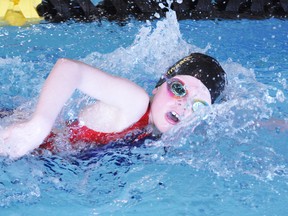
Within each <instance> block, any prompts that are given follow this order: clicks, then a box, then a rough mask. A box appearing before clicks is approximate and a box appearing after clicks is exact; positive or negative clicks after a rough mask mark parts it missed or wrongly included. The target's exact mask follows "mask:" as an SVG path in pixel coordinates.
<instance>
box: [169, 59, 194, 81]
mask: <svg viewBox="0 0 288 216" xmlns="http://www.w3.org/2000/svg"><path fill="white" fill-rule="evenodd" d="M191 58H192V56H187V57H185V58H183V59H182V60H180V61H179V62H178V63H177V64H176V65H174V66H173V67H171V68H170V69H169V70H168V71H167V73H166V75H167V76H171V77H172V76H173V75H174V73H177V70H178V68H179V67H181V66H182V65H183V64H184V63H186V62H187V61H190V60H191Z"/></svg>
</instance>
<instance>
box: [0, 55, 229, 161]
mask: <svg viewBox="0 0 288 216" xmlns="http://www.w3.org/2000/svg"><path fill="white" fill-rule="evenodd" d="M225 78H226V74H225V72H224V70H223V69H222V67H221V66H220V64H219V63H218V62H217V61H216V60H215V59H214V58H212V57H210V56H207V55H204V54H200V53H192V54H190V55H189V56H187V57H185V58H183V59H181V60H180V61H178V62H177V63H175V64H174V65H173V66H172V67H170V68H169V69H168V71H167V72H166V74H165V75H163V76H162V77H161V78H160V80H159V81H158V83H157V84H156V86H155V88H154V90H153V92H152V94H153V96H152V98H149V95H148V94H147V93H146V91H145V90H144V89H143V88H141V87H140V86H138V85H136V84H135V83H133V82H131V81H129V80H127V79H124V78H121V77H116V76H112V75H110V74H108V73H105V72H103V71H101V70H99V69H97V68H94V67H91V66H89V65H87V64H84V63H82V62H79V61H75V60H70V59H59V60H58V61H57V63H56V64H55V65H54V67H53V69H52V71H51V73H50V74H49V76H48V78H47V80H46V81H45V83H44V86H43V89H42V91H41V94H40V97H39V101H38V103H37V105H36V109H35V112H34V114H33V115H32V117H31V119H30V120H29V121H27V122H24V123H20V124H16V125H12V126H9V127H7V128H5V129H3V130H2V131H0V155H2V156H9V157H10V158H19V157H21V156H23V155H25V154H28V153H30V152H32V151H33V150H34V149H37V148H39V146H41V147H42V148H46V149H49V150H52V151H53V150H55V145H56V144H55V142H53V140H54V139H55V137H56V136H57V133H56V132H53V130H52V129H53V125H54V123H55V120H56V118H57V116H58V115H59V113H60V111H61V110H62V108H63V107H64V105H65V103H66V102H67V100H68V99H69V98H70V97H71V96H72V94H73V92H74V91H75V90H76V89H78V90H80V91H82V92H83V93H85V94H87V95H89V96H90V97H92V98H95V99H96V100H97V101H96V102H95V103H94V104H93V105H90V106H87V107H85V108H84V109H83V110H82V111H81V112H80V114H79V117H78V119H77V120H75V121H73V122H68V123H67V125H66V126H65V127H67V128H68V129H67V130H66V132H67V133H68V138H69V141H70V142H71V143H72V144H73V143H74V144H75V143H77V142H87V143H90V144H91V143H96V144H98V145H101V144H107V143H109V142H113V141H117V140H118V139H124V141H125V139H127V140H128V141H129V142H133V141H134V140H139V139H144V138H145V137H147V136H149V135H151V134H153V133H154V132H153V130H155V129H156V130H157V131H159V132H160V133H165V132H166V131H168V130H170V129H171V128H172V127H173V126H174V125H176V124H178V123H179V122H180V121H181V120H182V119H183V118H185V117H186V116H189V115H193V112H197V110H198V109H199V108H201V107H204V106H210V105H211V104H213V103H214V102H215V101H217V100H218V99H219V98H220V96H221V93H222V92H223V91H224V88H225V84H226V81H225ZM152 126H153V127H152ZM51 130H52V132H51ZM74 144H73V145H74Z"/></svg>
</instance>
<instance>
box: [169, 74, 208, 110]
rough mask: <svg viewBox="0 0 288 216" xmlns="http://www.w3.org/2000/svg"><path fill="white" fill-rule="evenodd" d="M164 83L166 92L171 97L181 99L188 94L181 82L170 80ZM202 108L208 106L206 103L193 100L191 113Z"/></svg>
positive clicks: (174, 79)
mask: <svg viewBox="0 0 288 216" xmlns="http://www.w3.org/2000/svg"><path fill="white" fill-rule="evenodd" d="M166 82H167V90H168V92H169V93H170V94H171V95H172V96H173V97H175V98H178V99H181V98H184V97H185V96H186V95H187V94H188V91H187V89H186V87H185V84H184V83H183V82H182V81H181V80H179V79H176V78H172V79H169V80H167V81H166ZM204 106H209V104H208V103H207V102H206V101H202V100H199V99H194V100H193V103H192V110H193V112H195V111H197V110H199V109H201V108H203V107H204Z"/></svg>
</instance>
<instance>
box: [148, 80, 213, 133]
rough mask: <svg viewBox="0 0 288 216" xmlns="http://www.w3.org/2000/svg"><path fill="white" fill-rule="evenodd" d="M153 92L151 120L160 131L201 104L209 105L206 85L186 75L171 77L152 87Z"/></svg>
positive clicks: (171, 125) (178, 120)
mask: <svg viewBox="0 0 288 216" xmlns="http://www.w3.org/2000/svg"><path fill="white" fill-rule="evenodd" d="M153 94H154V98H153V101H152V104H151V116H152V121H153V123H154V125H155V126H156V127H157V128H158V130H160V131H161V132H166V131H168V130H169V129H171V128H172V127H173V126H174V125H176V124H178V123H179V122H180V121H181V119H183V118H185V117H187V116H189V115H191V114H192V113H193V112H195V111H196V110H197V109H198V108H200V107H201V106H206V105H211V95H210V93H209V90H208V89H207V87H206V86H205V85H204V84H203V83H202V82H201V81H200V80H198V79H196V78H195V77H192V76H188V75H178V76H175V77H173V78H171V79H170V80H168V81H166V82H165V83H163V84H162V85H161V86H159V87H158V88H156V89H154V90H153Z"/></svg>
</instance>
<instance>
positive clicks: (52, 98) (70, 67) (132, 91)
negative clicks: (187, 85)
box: [33, 59, 149, 133]
mask: <svg viewBox="0 0 288 216" xmlns="http://www.w3.org/2000/svg"><path fill="white" fill-rule="evenodd" d="M75 89H79V90H80V91H82V92H84V93H86V94H88V95H89V96H91V97H93V98H96V99H98V100H100V101H102V102H104V103H106V104H109V105H112V106H114V107H116V108H119V109H120V110H121V111H122V112H123V113H124V115H126V116H127V118H128V121H131V122H135V121H137V120H138V119H139V118H140V117H141V116H142V115H143V114H144V113H145V111H146V108H147V105H148V103H149V96H148V95H147V93H146V92H145V91H144V89H142V88H141V87H139V86H138V85H136V84H135V83H133V82H131V81H129V80H127V79H123V78H120V77H115V76H112V75H110V74H107V73H105V72H103V71H101V70H99V69H97V68H94V67H91V66H89V65H87V64H85V63H82V62H79V61H74V60H69V59H59V60H58V61H57V63H56V64H55V66H54V68H53V69H52V71H51V73H50V75H49V76H48V78H47V80H46V81H45V83H44V87H43V89H42V92H41V94H40V98H39V102H38V104H37V107H36V110H35V114H34V116H33V119H35V121H37V120H38V121H42V122H45V124H46V126H47V128H49V131H50V130H51V128H52V126H53V124H54V122H55V119H56V118H57V116H58V114H59V113H60V111H61V109H62V108H63V106H64V104H65V103H66V101H67V100H68V99H69V98H70V97H71V95H72V94H73V92H74V91H75ZM48 133H49V132H48Z"/></svg>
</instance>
